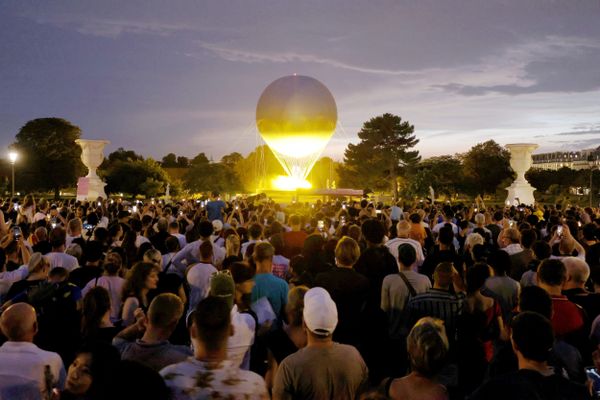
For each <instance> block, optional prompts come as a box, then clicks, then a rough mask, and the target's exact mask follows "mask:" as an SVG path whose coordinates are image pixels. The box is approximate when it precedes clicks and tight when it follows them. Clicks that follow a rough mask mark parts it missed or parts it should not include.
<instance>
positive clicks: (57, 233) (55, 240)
mask: <svg viewBox="0 0 600 400" xmlns="http://www.w3.org/2000/svg"><path fill="white" fill-rule="evenodd" d="M66 239H67V233H66V232H65V230H64V229H63V228H61V227H60V226H57V227H56V228H54V229H52V231H50V238H49V241H50V245H51V246H52V248H53V249H59V248H62V247H63V246H64V245H65V240H66Z"/></svg>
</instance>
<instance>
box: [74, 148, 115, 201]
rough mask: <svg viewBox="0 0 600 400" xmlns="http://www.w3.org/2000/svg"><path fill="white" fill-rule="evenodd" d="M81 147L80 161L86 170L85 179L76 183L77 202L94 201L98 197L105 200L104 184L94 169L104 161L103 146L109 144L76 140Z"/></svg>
mask: <svg viewBox="0 0 600 400" xmlns="http://www.w3.org/2000/svg"><path fill="white" fill-rule="evenodd" d="M75 143H77V144H78V145H79V146H81V161H82V162H83V165H85V166H86V167H87V169H88V174H87V175H86V176H85V177H82V178H79V180H78V181H77V200H90V201H94V200H96V199H97V198H98V197H102V198H106V192H104V186H106V183H104V182H102V179H100V177H99V176H98V174H96V169H98V167H99V166H100V164H102V161H103V160H104V146H106V145H107V144H109V143H110V142H109V141H108V140H88V139H77V140H76V141H75Z"/></svg>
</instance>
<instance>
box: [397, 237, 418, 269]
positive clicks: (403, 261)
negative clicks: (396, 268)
mask: <svg viewBox="0 0 600 400" xmlns="http://www.w3.org/2000/svg"><path fill="white" fill-rule="evenodd" d="M416 261H417V252H416V251H415V248H414V247H413V246H412V245H411V244H408V243H402V244H401V245H400V246H398V263H399V264H400V267H401V268H402V269H410V268H411V267H412V265H413V264H414V263H415V262H416Z"/></svg>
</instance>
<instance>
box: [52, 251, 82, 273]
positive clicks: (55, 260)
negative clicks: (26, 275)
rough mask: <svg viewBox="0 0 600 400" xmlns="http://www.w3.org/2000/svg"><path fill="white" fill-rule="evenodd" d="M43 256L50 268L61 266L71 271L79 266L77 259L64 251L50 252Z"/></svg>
mask: <svg viewBox="0 0 600 400" xmlns="http://www.w3.org/2000/svg"><path fill="white" fill-rule="evenodd" d="M44 257H46V259H47V260H48V262H49V263H50V269H54V268H56V267H63V268H64V269H66V270H67V271H69V272H71V271H73V270H74V269H76V268H79V261H77V259H76V258H75V257H73V256H72V255H69V254H66V253H58V252H54V251H52V252H50V253H48V254H46V255H45V256H44Z"/></svg>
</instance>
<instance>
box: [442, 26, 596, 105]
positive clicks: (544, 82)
mask: <svg viewBox="0 0 600 400" xmlns="http://www.w3.org/2000/svg"><path fill="white" fill-rule="evenodd" d="M503 57H506V59H507V60H510V61H512V62H514V63H515V64H516V65H517V66H518V68H519V70H520V74H519V75H518V76H516V77H515V80H514V82H512V83H508V84H494V85H472V84H464V83H456V82H452V83H448V84H441V85H434V87H436V88H440V89H442V90H444V91H447V92H451V93H456V94H460V95H464V96H482V95H486V94H489V93H499V94H506V95H513V96H514V95H521V94H531V93H550V92H564V93H577V92H579V93H580V92H589V91H594V90H597V89H599V88H600V69H599V68H597V67H596V66H597V65H599V64H600V42H598V41H593V40H591V39H587V38H576V37H556V36H548V37H546V38H544V39H543V40H541V41H540V40H538V41H530V42H527V43H523V44H520V45H518V46H514V47H512V48H509V49H508V50H506V52H505V53H504V54H503ZM488 61H489V60H488ZM492 64H494V63H493V62H492Z"/></svg>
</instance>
